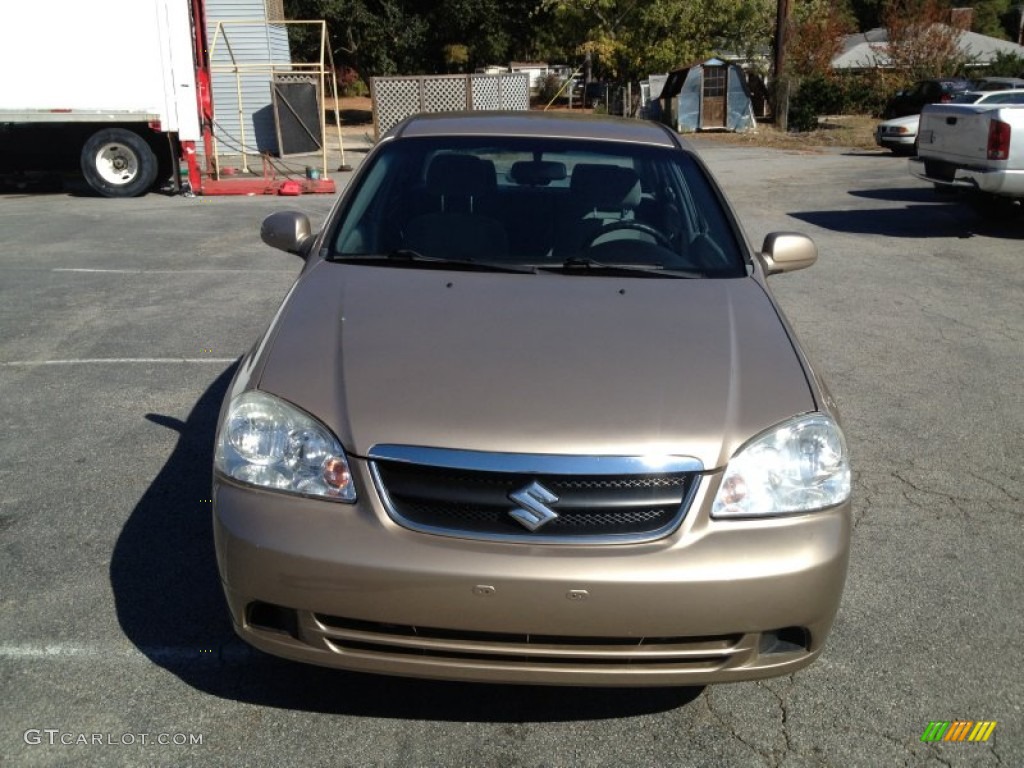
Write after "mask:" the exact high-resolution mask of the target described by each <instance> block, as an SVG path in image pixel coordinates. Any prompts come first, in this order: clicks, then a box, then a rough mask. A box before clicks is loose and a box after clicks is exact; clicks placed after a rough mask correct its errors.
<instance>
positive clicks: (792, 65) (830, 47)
mask: <svg viewBox="0 0 1024 768" xmlns="http://www.w3.org/2000/svg"><path fill="white" fill-rule="evenodd" d="M851 16H852V14H851V13H850V12H849V11H848V10H847V9H846V8H845V7H844V6H843V5H837V4H835V3H832V2H829V0H804V1H803V2H797V3H795V4H794V7H793V15H792V18H791V20H790V30H789V36H788V38H787V39H788V40H789V46H788V50H787V56H786V61H787V67H788V72H789V74H791V75H793V76H795V77H798V78H799V77H807V76H812V75H814V76H821V77H830V76H832V74H833V73H832V60H833V59H834V58H835V57H836V55H837V54H838V53H839V51H840V50H842V47H843V37H844V36H845V35H848V34H849V33H850V32H851V31H853V29H854V21H853V19H852V18H851Z"/></svg>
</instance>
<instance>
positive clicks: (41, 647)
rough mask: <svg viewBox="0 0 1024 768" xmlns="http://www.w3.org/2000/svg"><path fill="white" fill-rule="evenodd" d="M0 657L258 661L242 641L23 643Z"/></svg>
mask: <svg viewBox="0 0 1024 768" xmlns="http://www.w3.org/2000/svg"><path fill="white" fill-rule="evenodd" d="M0 659H6V660H10V661H15V660H20V661H37V660H45V659H49V660H57V661H60V660H70V659H81V660H89V661H107V660H109V661H119V662H120V661H122V660H126V659H127V660H132V661H143V662H147V661H156V662H159V663H163V664H171V665H174V664H176V663H188V664H189V665H195V664H197V663H199V664H204V663H205V664H211V665H217V666H220V665H223V664H230V663H239V664H241V663H245V664H247V665H248V664H252V663H253V662H257V661H259V660H260V658H259V656H258V655H257V654H256V653H254V652H253V649H252V648H250V647H249V646H247V645H245V644H244V643H242V642H230V641H229V642H226V643H221V644H219V645H215V644H210V645H206V646H203V645H196V646H178V645H160V646H141V647H127V648H118V647H102V646H99V645H80V644H78V645H71V644H60V643H26V644H22V645H2V646H0Z"/></svg>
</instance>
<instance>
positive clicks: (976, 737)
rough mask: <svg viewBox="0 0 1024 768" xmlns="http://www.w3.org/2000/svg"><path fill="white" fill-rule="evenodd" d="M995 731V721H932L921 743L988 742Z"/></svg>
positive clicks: (922, 735)
mask: <svg viewBox="0 0 1024 768" xmlns="http://www.w3.org/2000/svg"><path fill="white" fill-rule="evenodd" d="M995 729H996V721H995V720H980V721H978V722H974V721H973V720H952V721H951V720H932V721H931V722H930V723H928V727H927V728H925V729H924V733H922V734H921V741H988V737H989V736H991V735H992V731H994V730H995Z"/></svg>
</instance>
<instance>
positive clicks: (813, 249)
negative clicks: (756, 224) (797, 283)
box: [761, 232, 818, 275]
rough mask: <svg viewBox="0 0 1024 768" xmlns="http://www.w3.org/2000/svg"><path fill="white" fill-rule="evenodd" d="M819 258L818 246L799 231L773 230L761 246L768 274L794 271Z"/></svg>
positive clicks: (765, 269) (762, 259)
mask: <svg viewBox="0 0 1024 768" xmlns="http://www.w3.org/2000/svg"><path fill="white" fill-rule="evenodd" d="M817 260H818V246H816V245H815V244H814V241H813V240H811V238H809V237H808V236H807V235H802V234H800V233H799V232H771V233H769V234H768V235H766V236H765V238H764V245H762V246H761V261H762V262H763V263H764V271H765V274H767V275H776V274H779V273H780V272H794V271H796V270H798V269H803V268H804V267H809V266H811V264H813V263H814V262H815V261H817Z"/></svg>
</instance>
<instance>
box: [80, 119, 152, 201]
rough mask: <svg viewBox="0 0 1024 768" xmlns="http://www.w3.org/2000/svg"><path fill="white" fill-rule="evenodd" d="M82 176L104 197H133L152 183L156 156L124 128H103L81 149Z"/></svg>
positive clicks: (140, 139)
mask: <svg viewBox="0 0 1024 768" xmlns="http://www.w3.org/2000/svg"><path fill="white" fill-rule="evenodd" d="M81 165H82V174H83V175H84V176H85V180H86V182H88V184H89V186H90V187H92V188H93V189H94V190H96V192H98V193H99V194H101V195H103V196H104V197H137V196H138V195H142V194H145V193H146V192H147V191H148V190H149V188H150V187H151V186H153V182H154V181H155V180H156V174H157V166H158V165H159V164H158V162H157V158H156V154H155V153H154V152H153V149H152V148H151V147H150V146H149V144H148V143H146V140H145V139H143V138H142V137H141V136H139V135H138V134H137V133H134V132H132V131H129V130H127V129H126V128H104V129H103V130H101V131H97V132H96V133H94V134H93V135H92V136H90V137H89V138H88V140H87V141H86V142H85V144H84V146H83V147H82V154H81Z"/></svg>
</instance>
